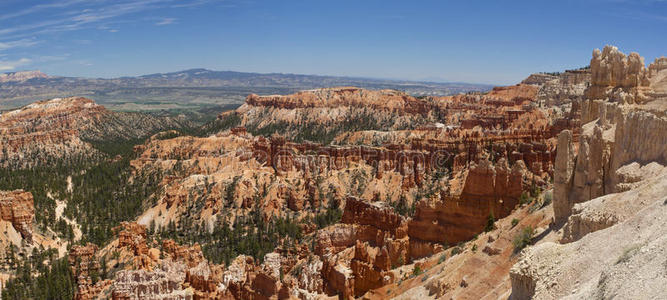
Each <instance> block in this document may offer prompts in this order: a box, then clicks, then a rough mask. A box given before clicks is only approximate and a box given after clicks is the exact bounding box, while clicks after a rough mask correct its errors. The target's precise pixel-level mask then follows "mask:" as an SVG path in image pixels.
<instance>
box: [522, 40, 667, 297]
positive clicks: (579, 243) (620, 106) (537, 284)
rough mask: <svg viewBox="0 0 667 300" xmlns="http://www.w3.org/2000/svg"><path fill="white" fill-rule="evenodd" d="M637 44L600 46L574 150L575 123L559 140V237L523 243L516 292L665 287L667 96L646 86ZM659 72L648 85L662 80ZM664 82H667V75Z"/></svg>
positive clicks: (630, 291) (617, 292)
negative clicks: (627, 50)
mask: <svg viewBox="0 0 667 300" xmlns="http://www.w3.org/2000/svg"><path fill="white" fill-rule="evenodd" d="M659 64H660V62H656V64H655V66H654V67H649V69H648V70H647V69H646V68H645V67H644V64H643V59H642V58H641V57H640V56H639V55H637V54H636V53H632V54H630V55H629V56H627V57H626V56H625V55H624V54H622V53H620V52H618V50H617V49H616V48H614V47H605V50H604V51H603V52H602V53H600V52H599V51H596V52H594V57H593V60H592V61H591V69H592V82H591V83H592V85H591V87H590V88H589V89H588V90H587V92H586V96H587V97H589V99H587V100H584V102H583V103H582V114H581V116H582V122H584V124H583V125H582V128H581V136H580V138H579V144H578V149H577V150H578V151H577V153H576V155H575V153H574V151H573V149H575V147H574V143H573V141H572V137H571V133H570V132H569V131H563V132H562V133H561V134H560V136H559V143H558V148H557V157H556V169H555V179H556V180H555V185H554V200H553V201H554V203H553V208H554V217H555V219H556V221H557V222H558V223H560V224H562V225H563V227H562V230H561V231H559V232H558V233H557V235H556V237H557V238H559V240H558V242H560V243H556V242H545V243H541V244H538V245H536V246H533V247H530V248H528V249H527V250H524V251H523V252H522V254H521V258H520V260H519V262H518V263H517V264H516V265H515V266H514V267H513V269H512V270H511V272H510V277H511V280H512V296H511V298H512V299H526V298H529V297H530V298H536V299H561V298H571V299H590V298H600V299H604V298H633V299H651V298H656V297H658V298H659V297H660V296H658V295H662V294H665V293H666V292H667V291H666V290H665V284H666V283H667V281H665V276H663V274H664V270H663V269H662V268H661V267H653V266H654V265H653V264H658V265H659V264H660V263H663V262H664V255H665V253H664V250H663V249H664V247H665V241H667V238H665V237H666V236H667V232H666V231H665V228H667V227H665V225H666V224H665V220H664V215H665V213H666V211H665V208H666V207H667V206H665V204H666V203H667V195H666V194H665V191H667V174H666V173H665V171H666V169H665V167H664V166H665V164H666V163H667V152H666V151H667V149H666V148H665V145H667V130H666V129H667V128H666V127H665V125H666V124H667V123H666V122H667V119H666V118H665V114H664V112H665V108H667V102H665V100H666V99H665V98H661V95H660V94H659V93H644V92H646V91H647V89H648V88H649V87H648V85H649V84H648V81H649V79H651V76H662V74H656V73H658V72H659V71H655V73H653V72H651V71H650V70H651V69H653V70H657V69H658V68H659V67H657V66H658V65H659ZM660 84H665V83H663V82H662V81H659V80H658V81H652V83H651V86H650V88H651V89H655V90H662V89H663V88H664V86H660ZM665 85H667V84H665Z"/></svg>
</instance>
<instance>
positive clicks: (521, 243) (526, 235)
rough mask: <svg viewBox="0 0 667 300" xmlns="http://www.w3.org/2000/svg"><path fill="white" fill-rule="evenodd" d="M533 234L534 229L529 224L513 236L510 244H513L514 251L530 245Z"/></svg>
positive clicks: (516, 251)
mask: <svg viewBox="0 0 667 300" xmlns="http://www.w3.org/2000/svg"><path fill="white" fill-rule="evenodd" d="M534 235H535V229H533V227H531V226H527V227H524V228H523V229H522V230H521V232H520V233H519V234H518V235H516V236H515V237H514V240H513V241H512V244H513V245H514V252H515V253H518V252H519V251H521V249H523V248H525V247H526V246H528V245H530V243H531V242H532V240H533V236H534Z"/></svg>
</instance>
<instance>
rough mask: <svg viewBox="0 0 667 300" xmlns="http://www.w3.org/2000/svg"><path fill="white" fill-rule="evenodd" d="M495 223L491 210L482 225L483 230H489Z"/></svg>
mask: <svg viewBox="0 0 667 300" xmlns="http://www.w3.org/2000/svg"><path fill="white" fill-rule="evenodd" d="M495 223H496V218H494V217H493V212H491V213H490V214H489V216H488V217H487V218H486V226H484V232H489V231H491V230H494V229H496V226H495V225H494V224H495Z"/></svg>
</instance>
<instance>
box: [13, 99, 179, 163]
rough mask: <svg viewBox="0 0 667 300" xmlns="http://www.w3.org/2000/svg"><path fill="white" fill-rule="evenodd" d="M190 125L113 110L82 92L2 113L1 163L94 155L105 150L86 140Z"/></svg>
mask: <svg viewBox="0 0 667 300" xmlns="http://www.w3.org/2000/svg"><path fill="white" fill-rule="evenodd" d="M186 124H187V122H182V121H180V120H178V119H177V118H170V117H167V118H161V117H154V116H150V115H146V114H139V113H119V112H111V111H109V110H107V109H105V108H104V107H103V106H101V105H98V104H96V103H95V102H94V101H93V100H90V99H87V98H82V97H71V98H56V99H51V100H47V101H39V102H35V103H33V104H30V105H27V106H24V107H22V108H20V109H16V110H12V111H8V112H5V113H3V114H1V115H0V150H1V151H0V166H2V167H9V168H28V167H31V166H36V165H44V164H49V163H51V164H53V163H55V162H57V161H59V160H61V161H68V160H70V159H76V158H95V157H98V156H100V153H99V152H98V151H97V150H95V149H94V148H93V147H92V146H91V144H90V143H88V142H85V141H88V140H93V141H104V140H106V141H108V140H115V139H121V140H122V139H132V138H139V137H144V136H147V135H149V134H151V133H153V132H155V131H159V130H162V129H165V128H169V127H171V128H180V127H183V126H184V125H186Z"/></svg>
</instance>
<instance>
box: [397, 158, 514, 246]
mask: <svg viewBox="0 0 667 300" xmlns="http://www.w3.org/2000/svg"><path fill="white" fill-rule="evenodd" d="M524 173H525V166H523V162H518V163H515V164H514V166H513V167H512V169H511V170H510V169H509V168H508V166H507V163H506V162H505V161H504V160H502V159H501V160H500V161H499V162H498V164H497V165H495V166H494V165H493V164H492V163H491V162H489V161H487V160H482V161H480V162H479V164H477V165H473V166H471V167H470V170H469V172H468V176H467V177H466V180H465V185H464V188H463V192H462V193H461V195H459V196H443V197H442V198H441V199H440V200H439V201H433V200H430V201H422V202H419V203H417V210H416V213H415V216H414V218H413V219H412V220H411V221H410V222H409V226H408V235H409V236H410V238H415V239H419V240H423V241H431V242H439V243H446V244H450V245H451V244H455V243H458V242H461V241H465V240H468V239H470V238H472V237H473V236H474V235H476V234H478V233H479V232H481V231H482V230H483V229H484V226H485V225H486V221H487V219H488V217H489V215H490V214H493V216H494V218H496V219H499V218H503V217H505V216H507V215H509V214H510V213H511V211H512V210H513V209H514V208H515V206H516V205H517V204H518V203H519V196H520V195H521V193H522V192H523V189H524V184H523V177H524V175H523V174H524Z"/></svg>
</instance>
